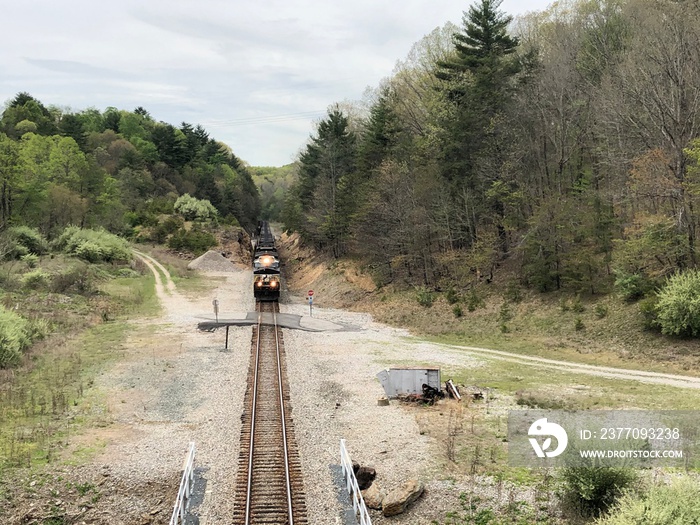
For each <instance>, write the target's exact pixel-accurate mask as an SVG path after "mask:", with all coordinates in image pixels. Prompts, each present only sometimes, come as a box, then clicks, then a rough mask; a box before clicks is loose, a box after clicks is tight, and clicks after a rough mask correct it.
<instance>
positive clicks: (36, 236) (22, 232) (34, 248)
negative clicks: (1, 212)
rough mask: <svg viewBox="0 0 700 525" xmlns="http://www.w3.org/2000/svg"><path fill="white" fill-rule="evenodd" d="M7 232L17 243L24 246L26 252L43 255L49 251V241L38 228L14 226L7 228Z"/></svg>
mask: <svg viewBox="0 0 700 525" xmlns="http://www.w3.org/2000/svg"><path fill="white" fill-rule="evenodd" d="M8 234H9V235H10V237H11V238H12V239H14V240H15V242H16V243H17V244H19V245H20V246H23V247H24V248H26V252H27V253H34V254H37V255H43V254H45V253H47V252H48V251H49V243H48V242H47V241H46V239H45V238H44V236H43V235H42V234H41V233H39V230H36V229H34V228H30V227H29V226H14V227H12V228H10V229H9V230H8Z"/></svg>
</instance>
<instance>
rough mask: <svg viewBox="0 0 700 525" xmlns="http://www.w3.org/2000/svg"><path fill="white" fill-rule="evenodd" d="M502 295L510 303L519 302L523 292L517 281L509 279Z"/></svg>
mask: <svg viewBox="0 0 700 525" xmlns="http://www.w3.org/2000/svg"><path fill="white" fill-rule="evenodd" d="M503 297H504V298H505V299H506V300H508V301H510V302H511V303H519V302H520V301H522V300H523V294H522V292H521V290H520V286H519V285H518V283H517V281H510V282H509V283H508V285H507V286H506V291H505V292H504V294H503Z"/></svg>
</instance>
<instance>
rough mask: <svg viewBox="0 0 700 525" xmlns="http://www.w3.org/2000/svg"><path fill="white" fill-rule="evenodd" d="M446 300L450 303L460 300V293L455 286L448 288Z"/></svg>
mask: <svg viewBox="0 0 700 525" xmlns="http://www.w3.org/2000/svg"><path fill="white" fill-rule="evenodd" d="M445 300H446V301H447V302H448V304H455V303H457V302H459V294H458V293H457V292H456V290H455V289H454V288H448V289H447V291H446V292H445Z"/></svg>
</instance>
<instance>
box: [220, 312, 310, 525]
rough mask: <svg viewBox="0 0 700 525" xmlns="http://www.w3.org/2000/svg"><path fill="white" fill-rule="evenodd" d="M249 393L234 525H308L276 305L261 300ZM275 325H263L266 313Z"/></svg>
mask: <svg viewBox="0 0 700 525" xmlns="http://www.w3.org/2000/svg"><path fill="white" fill-rule="evenodd" d="M257 309H258V324H257V326H255V327H254V328H253V340H252V356H251V360H250V368H249V371H248V388H247V390H246V395H245V407H246V408H245V413H244V414H243V425H242V430H241V447H240V454H239V469H238V476H237V478H236V492H235V495H234V516H233V523H234V524H236V525H238V524H241V525H253V524H262V523H266V524H276V525H307V524H308V520H307V516H306V504H305V494H304V487H303V481H302V474H301V462H300V460H299V452H298V449H297V446H296V442H295V439H294V426H293V422H292V417H291V406H290V403H289V394H288V390H289V389H288V383H287V378H286V367H285V362H284V342H283V340H282V332H281V328H279V327H278V326H277V320H276V319H277V313H278V310H279V306H278V303H277V302H259V303H258V304H257ZM265 312H268V313H271V314H272V319H273V323H272V324H271V325H267V324H263V322H262V319H263V315H262V314H263V313H265Z"/></svg>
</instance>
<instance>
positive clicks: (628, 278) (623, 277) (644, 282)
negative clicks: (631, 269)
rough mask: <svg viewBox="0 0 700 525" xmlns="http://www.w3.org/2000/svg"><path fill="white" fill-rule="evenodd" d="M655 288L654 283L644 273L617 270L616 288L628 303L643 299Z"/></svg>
mask: <svg viewBox="0 0 700 525" xmlns="http://www.w3.org/2000/svg"><path fill="white" fill-rule="evenodd" d="M653 288H654V284H653V283H652V282H651V281H650V280H649V279H648V278H647V277H645V276H644V275H641V274H638V273H637V274H628V273H625V272H623V271H618V272H617V277H616V278H615V289H616V290H617V292H618V293H619V294H620V296H621V297H622V298H623V299H624V300H625V301H627V302H628V303H632V302H634V301H638V300H639V299H642V298H643V297H644V296H646V295H647V294H648V293H649V292H651V291H652V290H653Z"/></svg>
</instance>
